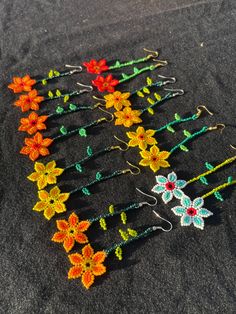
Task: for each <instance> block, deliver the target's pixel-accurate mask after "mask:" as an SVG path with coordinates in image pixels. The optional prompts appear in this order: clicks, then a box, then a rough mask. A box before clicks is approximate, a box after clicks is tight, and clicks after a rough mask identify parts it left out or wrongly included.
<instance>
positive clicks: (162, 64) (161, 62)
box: [152, 59, 168, 68]
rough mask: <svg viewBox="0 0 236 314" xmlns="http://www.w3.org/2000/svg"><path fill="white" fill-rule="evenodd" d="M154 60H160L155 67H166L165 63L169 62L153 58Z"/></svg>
mask: <svg viewBox="0 0 236 314" xmlns="http://www.w3.org/2000/svg"><path fill="white" fill-rule="evenodd" d="M152 61H155V62H158V63H157V64H155V65H153V66H154V68H157V67H164V66H165V65H167V64H168V62H167V61H166V60H158V59H152Z"/></svg>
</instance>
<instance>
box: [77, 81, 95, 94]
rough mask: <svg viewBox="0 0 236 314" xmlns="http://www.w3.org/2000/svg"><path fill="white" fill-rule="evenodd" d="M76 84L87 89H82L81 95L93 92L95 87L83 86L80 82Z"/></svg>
mask: <svg viewBox="0 0 236 314" xmlns="http://www.w3.org/2000/svg"><path fill="white" fill-rule="evenodd" d="M76 84H77V85H79V86H82V87H85V89H81V90H80V92H81V93H84V92H92V91H93V86H91V85H85V84H82V83H80V82H77V83H76ZM86 88H87V89H86Z"/></svg>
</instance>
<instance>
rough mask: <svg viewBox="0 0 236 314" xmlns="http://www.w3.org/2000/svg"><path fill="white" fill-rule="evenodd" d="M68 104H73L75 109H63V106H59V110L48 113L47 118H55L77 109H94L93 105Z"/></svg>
mask: <svg viewBox="0 0 236 314" xmlns="http://www.w3.org/2000/svg"><path fill="white" fill-rule="evenodd" d="M70 105H73V106H75V107H76V108H75V109H64V108H61V109H62V111H61V112H55V113H50V114H48V115H47V116H48V118H56V117H60V116H64V115H66V114H69V113H73V112H77V111H80V110H93V109H94V106H80V107H77V105H76V104H70ZM58 108H59V107H58ZM56 110H57V109H56Z"/></svg>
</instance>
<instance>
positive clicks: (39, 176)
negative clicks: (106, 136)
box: [27, 136, 129, 190]
mask: <svg viewBox="0 0 236 314" xmlns="http://www.w3.org/2000/svg"><path fill="white" fill-rule="evenodd" d="M114 137H115V139H117V140H118V141H120V142H121V143H122V144H123V146H121V145H111V146H107V147H105V148H102V149H100V150H97V151H93V149H92V148H91V146H88V147H87V156H86V157H84V158H83V159H81V160H79V161H77V162H75V163H73V164H71V165H69V166H67V167H65V168H64V169H62V168H56V167H57V164H56V161H55V160H52V161H50V162H48V163H47V164H46V165H44V164H43V163H40V162H36V163H35V164H34V169H35V172H33V173H31V174H30V175H29V176H28V177H27V178H28V179H29V180H30V181H32V182H37V186H38V189H39V190H41V189H43V188H45V187H46V186H47V185H48V184H56V183H57V182H58V178H57V177H59V176H60V175H62V173H65V172H67V171H68V170H73V169H74V170H76V171H78V172H79V173H82V172H83V165H84V164H85V163H86V162H87V161H89V160H91V159H94V158H96V157H98V156H100V155H103V154H106V153H109V152H111V151H114V150H118V151H126V150H127V149H128V148H129V147H128V144H127V143H126V142H124V141H122V140H120V139H119V138H118V137H116V136H114Z"/></svg>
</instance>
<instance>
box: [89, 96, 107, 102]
mask: <svg viewBox="0 0 236 314" xmlns="http://www.w3.org/2000/svg"><path fill="white" fill-rule="evenodd" d="M92 97H93V99H96V100H99V101H104V102H106V100H105V99H104V98H99V97H97V96H92Z"/></svg>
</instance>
